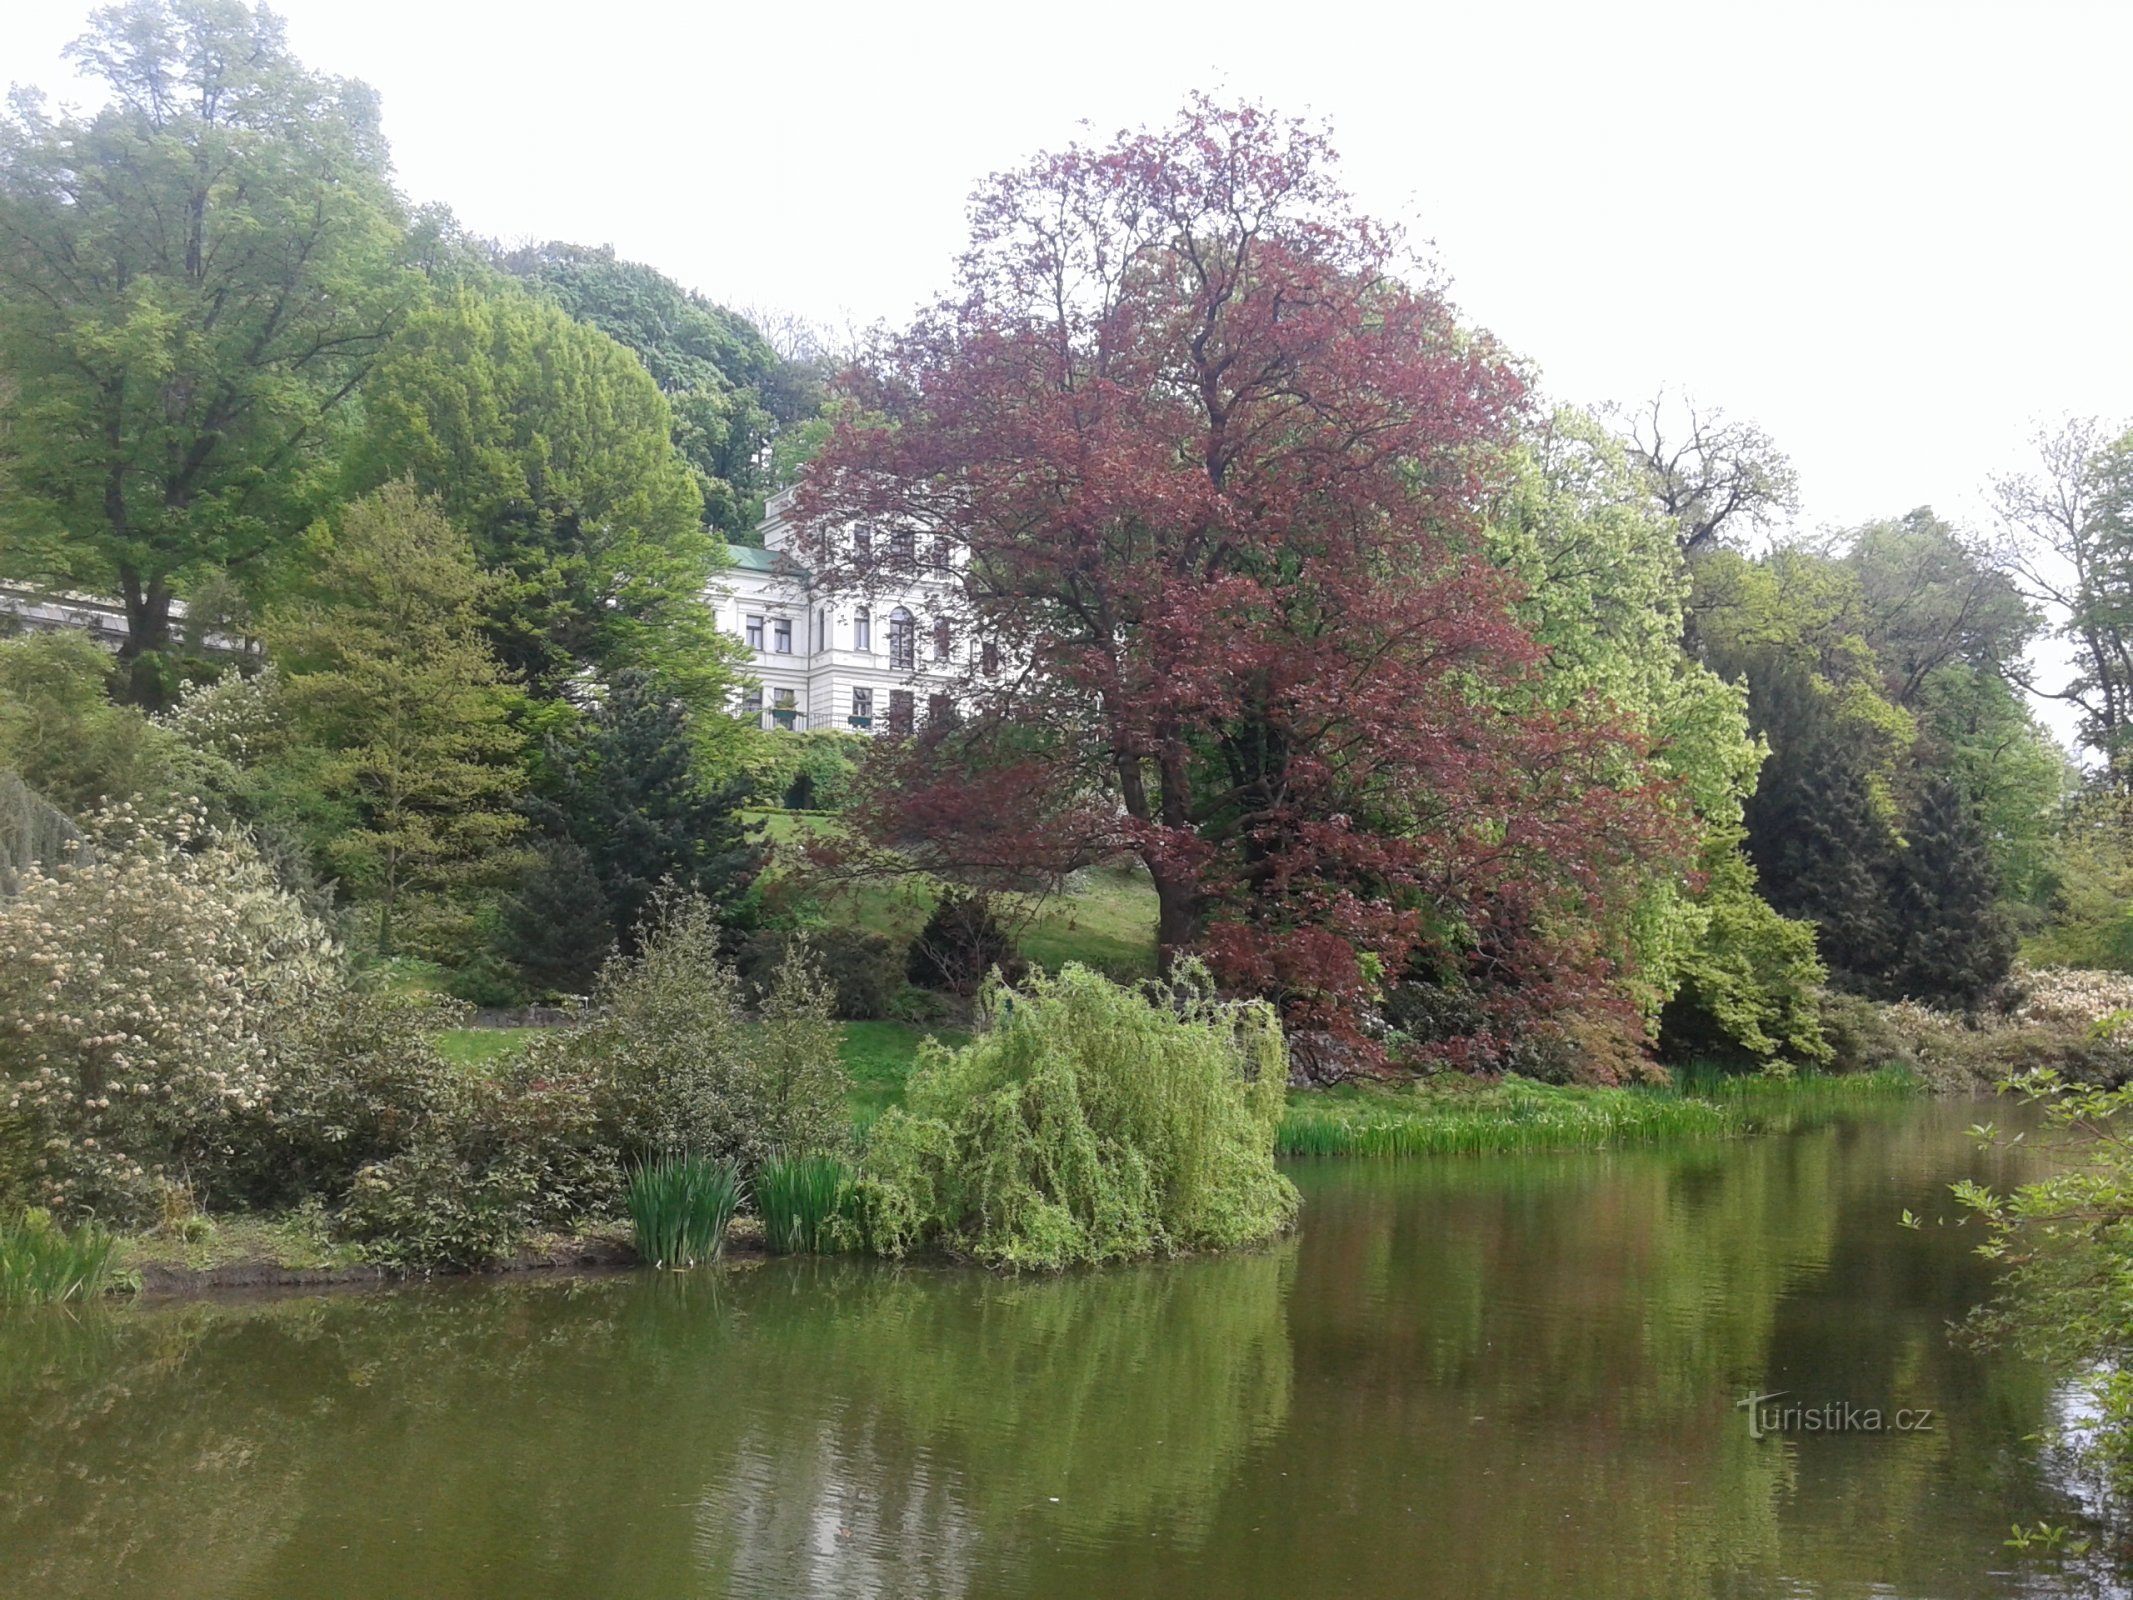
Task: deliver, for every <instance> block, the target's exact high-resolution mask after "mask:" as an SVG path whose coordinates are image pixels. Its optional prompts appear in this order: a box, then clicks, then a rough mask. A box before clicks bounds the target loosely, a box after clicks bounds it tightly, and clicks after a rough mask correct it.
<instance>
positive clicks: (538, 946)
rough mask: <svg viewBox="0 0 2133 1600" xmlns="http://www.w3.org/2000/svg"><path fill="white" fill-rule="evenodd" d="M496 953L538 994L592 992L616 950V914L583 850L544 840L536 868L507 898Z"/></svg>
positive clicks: (565, 841) (560, 840)
mask: <svg viewBox="0 0 2133 1600" xmlns="http://www.w3.org/2000/svg"><path fill="white" fill-rule="evenodd" d="M502 912H503V914H502V917H501V919H500V926H499V928H498V951H497V953H498V954H499V955H501V956H502V957H503V958H504V960H506V961H507V962H509V963H510V964H511V966H512V967H513V968H514V969H516V971H517V972H518V974H519V976H520V978H521V979H523V980H524V982H525V985H526V987H527V988H528V989H531V990H533V991H534V992H535V993H536V994H590V993H591V992H592V986H593V980H594V979H595V978H596V977H598V976H599V972H600V964H601V963H602V962H603V961H605V960H606V959H607V955H608V952H609V951H611V950H612V949H614V947H615V922H614V913H613V912H612V910H611V909H610V908H609V906H608V903H607V891H606V890H605V889H603V888H601V887H600V880H599V878H598V877H596V876H595V875H594V873H593V870H592V866H591V863H589V862H588V861H587V860H586V859H585V852H584V851H583V850H580V849H579V848H578V847H577V845H575V844H574V843H572V842H571V841H570V840H569V839H567V838H561V839H544V840H543V841H542V842H541V846H540V850H539V854H538V857H537V859H536V860H535V863H534V865H533V867H532V868H531V869H530V870H529V871H528V872H527V874H526V876H525V877H524V878H523V879H522V880H521V881H520V883H519V886H518V889H517V891H516V892H515V893H513V894H511V895H509V896H507V897H506V898H505V900H504V903H503V907H502Z"/></svg>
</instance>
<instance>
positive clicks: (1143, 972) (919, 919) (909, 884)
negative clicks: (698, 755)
mask: <svg viewBox="0 0 2133 1600" xmlns="http://www.w3.org/2000/svg"><path fill="white" fill-rule="evenodd" d="M752 815H754V816H756V817H758V818H760V819H761V820H762V821H763V822H764V823H765V824H766V830H767V832H768V835H769V837H770V840H771V842H772V843H773V844H775V845H778V846H780V847H781V848H782V849H783V850H784V851H785V852H786V853H787V857H788V860H789V859H790V855H791V853H792V852H794V851H796V850H797V849H798V847H799V845H800V844H802V843H803V842H804V841H805V840H806V838H807V837H808V836H809V835H810V834H812V833H815V832H818V831H820V830H822V829H825V828H831V827H835V826H836V822H835V819H834V818H831V817H826V816H822V815H820V814H817V813H813V812H804V813H802V812H791V811H761V812H755V813H752ZM788 870H789V868H788V867H786V866H783V865H781V864H779V863H778V862H776V861H775V860H774V861H773V863H772V866H771V876H772V880H773V882H775V881H776V879H777V878H778V877H780V876H782V875H783V874H784V873H785V872H786V871H788ZM939 894H940V885H939V883H938V882H936V881H934V880H933V879H930V878H917V879H912V880H909V881H899V882H894V883H880V884H863V885H858V886H855V887H852V888H846V889H840V890H839V891H838V892H837V894H836V896H835V898H834V899H833V900H830V901H827V902H825V903H824V905H823V906H822V910H823V912H824V913H825V914H826V915H827V916H828V918H829V919H830V920H831V921H833V922H838V923H844V924H848V925H853V926H857V927H861V928H865V929H867V930H868V931H870V932H873V933H880V934H885V935H887V936H888V937H889V938H891V939H894V940H896V941H897V942H898V943H904V942H907V941H908V940H909V939H910V938H911V937H912V935H914V934H916V933H917V932H918V930H919V929H920V928H921V927H923V926H924V925H925V921H926V917H927V916H928V914H929V913H931V911H932V910H933V903H934V901H935V900H936V899H937V898H938V897H939ZM1022 953H1023V954H1024V955H1025V956H1027V957H1028V958H1029V959H1030V960H1032V961H1036V962H1039V963H1041V964H1043V965H1044V966H1047V967H1058V966H1062V965H1064V964H1065V963H1066V962H1069V961H1079V962H1081V963H1082V964H1083V965H1084V966H1090V967H1095V968H1097V969H1098V970H1099V971H1102V972H1107V973H1109V974H1110V975H1111V976H1113V977H1115V978H1143V977H1150V976H1153V974H1154V972H1155V891H1154V889H1153V888H1151V887H1150V886H1149V883H1148V879H1147V876H1146V875H1145V874H1144V873H1142V872H1141V871H1140V870H1139V869H1137V868H1123V867H1103V868H1098V869H1095V870H1093V871H1090V872H1086V873H1083V874H1081V875H1080V876H1079V877H1078V879H1077V881H1076V883H1075V886H1074V888H1073V890H1072V891H1071V892H1070V893H1068V894H1065V895H1061V896H1059V897H1058V898H1056V899H1053V900H1048V901H1046V902H1044V903H1043V904H1042V905H1040V906H1038V907H1037V909H1036V912H1035V915H1034V916H1033V917H1032V918H1031V920H1030V922H1029V925H1028V927H1027V929H1026V930H1025V931H1024V933H1023V937H1022Z"/></svg>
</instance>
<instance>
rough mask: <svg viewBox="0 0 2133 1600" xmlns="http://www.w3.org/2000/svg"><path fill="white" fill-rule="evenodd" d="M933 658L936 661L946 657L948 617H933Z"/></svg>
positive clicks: (944, 659) (943, 659)
mask: <svg viewBox="0 0 2133 1600" xmlns="http://www.w3.org/2000/svg"><path fill="white" fill-rule="evenodd" d="M933 659H934V660H936V661H946V660H947V659H948V619H947V618H946V617H936V618H934V619H933Z"/></svg>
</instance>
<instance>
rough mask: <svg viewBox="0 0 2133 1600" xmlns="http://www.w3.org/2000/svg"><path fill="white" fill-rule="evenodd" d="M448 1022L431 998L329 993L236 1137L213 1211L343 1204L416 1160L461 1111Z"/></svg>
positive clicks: (304, 1021)
mask: <svg viewBox="0 0 2133 1600" xmlns="http://www.w3.org/2000/svg"><path fill="white" fill-rule="evenodd" d="M451 1016H452V1013H451V1012H450V1010H449V1009H448V1008H446V1007H444V1006H441V1005H439V1004H438V1003H437V1002H435V1001H434V1000H432V999H430V998H428V997H427V996H420V995H404V994H396V993H393V992H390V991H388V990H385V989H383V988H347V989H327V990H325V991H323V992H321V993H320V994H319V995H318V996H317V997H316V999H315V1001H314V1003H313V1004H312V1005H310V1006H308V1007H305V1008H304V1009H303V1010H302V1011H300V1012H299V1013H298V1014H297V1015H296V1016H295V1017H294V1018H292V1019H291V1020H290V1021H289V1022H288V1023H287V1024H286V1025H285V1027H284V1030H283V1034H282V1038H281V1042H280V1049H279V1052H278V1060H277V1065H276V1070H275V1072H274V1073H273V1076H272V1079H271V1081H270V1083H269V1086H268V1092H267V1094H266V1096H265V1097H264V1098H263V1099H262V1101H261V1102H260V1103H259V1104H258V1105H257V1106H256V1107H254V1108H253V1109H252V1110H251V1111H250V1112H248V1113H245V1114H242V1115H240V1116H239V1117H238V1118H237V1119H236V1120H235V1121H234V1122H233V1124H232V1126H231V1130H230V1144H231V1157H230V1161H229V1164H228V1167H227V1169H226V1170H225V1171H223V1172H222V1173H221V1174H219V1175H218V1176H217V1180H216V1182H215V1184H214V1185H213V1186H212V1187H210V1188H208V1189H207V1190H206V1193H205V1196H204V1197H205V1198H207V1199H208V1200H209V1201H210V1202H236V1203H241V1204H245V1205H250V1206H254V1207H259V1208H265V1209H273V1208H278V1207H281V1206H287V1205H294V1204H297V1203H298V1202H300V1201H302V1200H304V1199H307V1198H311V1197H314V1196H315V1197H317V1198H319V1199H322V1200H324V1201H326V1202H328V1203H329V1204H339V1203H340V1201H341V1200H342V1199H343V1198H345V1197H346V1195H347V1194H348V1192H349V1189H350V1188H351V1186H352V1185H353V1184H354V1182H355V1178H356V1174H357V1172H359V1171H360V1170H361V1169H362V1168H363V1167H365V1166H368V1165H370V1164H372V1163H374V1162H381V1161H387V1160H390V1159H391V1158H393V1157H394V1156H396V1155H398V1154H400V1153H401V1152H402V1151H404V1150H406V1149H408V1148H409V1147H410V1146H411V1145H412V1144H413V1143H414V1142H415V1141H416V1140H417V1139H418V1138H419V1137H421V1136H423V1135H424V1134H425V1133H426V1132H428V1131H430V1130H431V1129H432V1127H433V1126H434V1125H435V1124H437V1123H439V1122H440V1121H446V1120H449V1119H450V1118H451V1117H452V1116H453V1115H455V1114H457V1113H458V1112H459V1111H460V1109H461V1107H460V1101H459V1099H458V1098H456V1097H458V1096H459V1095H460V1094H461V1090H462V1086H461V1085H460V1083H459V1081H458V1075H457V1074H456V1073H455V1072H454V1070H453V1068H452V1065H451V1063H450V1062H448V1061H447V1060H445V1058H444V1056H443V1055H442V1054H441V1053H440V1052H439V1051H438V1049H437V1046H436V1043H435V1036H436V1034H437V1032H438V1030H439V1029H441V1028H443V1027H445V1026H446V1025H447V1024H448V1023H449V1022H450V1020H451Z"/></svg>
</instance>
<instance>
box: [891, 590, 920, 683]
mask: <svg viewBox="0 0 2133 1600" xmlns="http://www.w3.org/2000/svg"><path fill="white" fill-rule="evenodd" d="M917 665H918V619H917V618H916V617H914V616H912V615H911V613H910V612H908V611H906V610H905V609H904V608H903V607H902V606H898V607H897V608H896V609H895V610H894V611H892V612H890V613H889V668H890V670H891V671H892V672H893V671H901V672H909V671H911V670H912V669H913V668H914V667H916V666H917Z"/></svg>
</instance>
